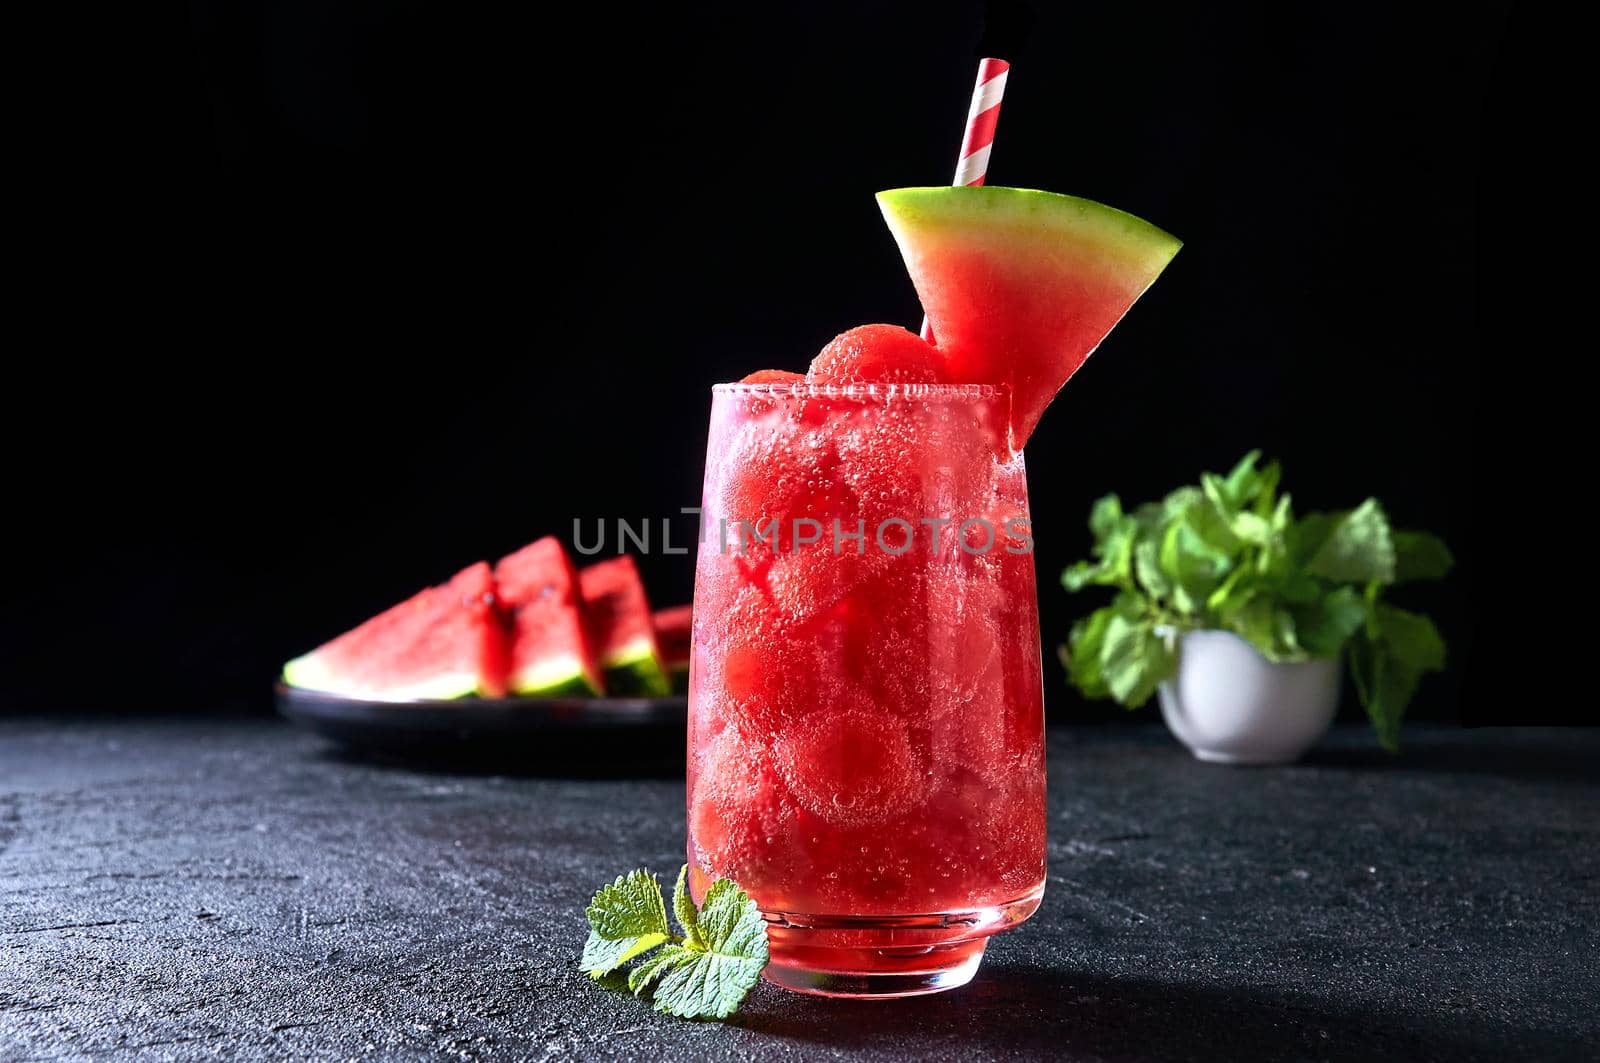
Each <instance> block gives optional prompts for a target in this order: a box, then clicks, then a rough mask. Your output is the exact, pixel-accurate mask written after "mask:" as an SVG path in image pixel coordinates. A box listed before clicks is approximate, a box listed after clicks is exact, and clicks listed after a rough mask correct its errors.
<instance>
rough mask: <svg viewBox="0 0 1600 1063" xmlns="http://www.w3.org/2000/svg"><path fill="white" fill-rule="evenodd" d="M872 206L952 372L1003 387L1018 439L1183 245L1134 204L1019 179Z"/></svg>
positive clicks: (887, 196)
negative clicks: (1115, 204) (1021, 184)
mask: <svg viewBox="0 0 1600 1063" xmlns="http://www.w3.org/2000/svg"><path fill="white" fill-rule="evenodd" d="M878 207H879V209H880V210H882V212H883V217H884V220H885V221H887V222H888V223H889V231H890V232H892V233H893V234H894V238H895V242H896V243H898V244H899V245H900V254H901V257H902V258H904V259H905V263H906V268H907V269H908V270H909V271H910V273H911V283H912V284H913V285H915V286H916V289H917V295H918V296H919V297H920V298H921V299H922V308H923V310H924V311H925V312H926V313H927V315H928V320H929V321H930V322H931V323H932V325H933V334H934V341H935V343H936V345H937V346H938V348H939V349H940V350H941V351H943V352H944V354H945V359H946V368H947V369H948V372H949V375H950V378H951V379H952V380H953V381H955V382H956V383H958V384H1006V385H1009V386H1010V388H1011V407H1012V408H1011V442H1012V446H1013V447H1016V448H1018V449H1021V447H1022V445H1023V444H1024V443H1026V442H1027V440H1028V437H1029V436H1030V435H1032V434H1033V430H1034V427H1035V426H1037V425H1038V423H1039V417H1040V415H1041V414H1043V413H1044V410H1045V407H1047V406H1049V405H1050V402H1051V400H1053V399H1054V398H1055V396H1056V393H1057V392H1058V391H1060V390H1061V387H1062V385H1064V384H1065V383H1066V382H1067V380H1068V378H1070V377H1071V376H1072V374H1073V373H1076V372H1077V371H1078V367H1079V366H1081V365H1082V364H1083V362H1084V359H1086V358H1088V357H1089V354H1090V352H1092V351H1093V350H1094V349H1095V348H1096V347H1097V346H1099V344H1100V341H1101V340H1103V339H1105V337H1106V334H1107V333H1108V332H1110V331H1111V330H1112V328H1113V327H1115V326H1116V324H1117V322H1118V321H1119V320H1121V318H1122V315H1123V314H1125V313H1127V311H1128V308H1129V307H1130V306H1132V305H1133V304H1134V301H1135V300H1137V299H1138V298H1139V296H1141V295H1143V294H1144V291H1145V289H1147V288H1149V287H1150V285H1151V283H1153V282H1154V281H1155V279H1156V277H1157V276H1158V275H1159V274H1160V273H1161V271H1162V270H1163V269H1165V268H1166V265H1167V263H1168V262H1170V261H1172V257H1173V256H1174V255H1176V254H1177V253H1178V248H1179V247H1181V246H1182V244H1181V242H1180V241H1178V240H1177V239H1175V238H1174V237H1172V236H1170V235H1168V234H1167V233H1165V232H1162V231H1161V230H1160V229H1158V228H1156V227H1155V226H1154V225H1151V224H1150V223H1148V222H1145V221H1141V220H1140V219H1138V218H1135V217H1134V216H1133V215H1131V214H1124V213H1123V212H1122V211H1120V210H1114V209H1113V208H1111V207H1106V206H1102V205H1101V204H1099V203H1095V202H1093V201H1091V200H1087V199H1078V198H1076V197H1074V196H1062V195H1056V194H1055V193H1052V192H1035V191H1033V190H1031V189H1025V188H1001V187H997V186H994V185H988V186H982V187H977V188H897V189H893V190H891V191H888V192H880V193H878Z"/></svg>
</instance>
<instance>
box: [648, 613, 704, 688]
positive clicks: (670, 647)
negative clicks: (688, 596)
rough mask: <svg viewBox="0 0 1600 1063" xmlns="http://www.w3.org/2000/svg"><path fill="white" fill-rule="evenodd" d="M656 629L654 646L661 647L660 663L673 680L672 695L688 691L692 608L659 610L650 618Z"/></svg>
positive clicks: (692, 632) (692, 630)
mask: <svg viewBox="0 0 1600 1063" xmlns="http://www.w3.org/2000/svg"><path fill="white" fill-rule="evenodd" d="M651 620H652V622H653V623H654V624H655V626H656V644H657V645H659V646H660V647H661V663H662V664H663V665H665V666H666V669H667V678H668V679H670V680H671V681H672V692H673V693H674V694H687V693H688V692H689V655H690V652H691V648H692V646H693V641H694V607H693V606H692V605H675V606H673V607H672V608H671V609H658V610H656V613H655V616H653V617H652V618H651Z"/></svg>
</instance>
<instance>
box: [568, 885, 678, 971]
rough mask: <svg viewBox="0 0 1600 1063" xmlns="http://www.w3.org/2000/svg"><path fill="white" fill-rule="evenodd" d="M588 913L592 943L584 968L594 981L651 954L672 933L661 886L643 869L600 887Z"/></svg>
mask: <svg viewBox="0 0 1600 1063" xmlns="http://www.w3.org/2000/svg"><path fill="white" fill-rule="evenodd" d="M584 914H585V915H586V916H588V918H589V940H588V941H586V942H584V945H583V959H582V960H581V961H580V965H581V966H582V968H583V969H584V970H585V971H587V972H588V973H589V977H590V978H599V977H600V976H601V975H604V974H608V973H609V972H611V971H614V970H616V969H617V968H618V967H621V966H622V965H623V964H625V963H627V962H628V961H629V960H631V959H633V958H634V957H635V956H638V955H639V954H640V953H644V952H649V951H650V950H651V949H653V948H655V947H656V946H657V945H660V944H662V943H663V942H665V941H666V940H667V939H668V938H669V937H670V936H671V933H672V929H671V927H669V926H667V907H666V905H665V904H664V903H662V900H661V887H660V886H659V885H658V884H657V883H656V877H655V876H654V875H652V874H650V873H649V872H648V871H644V870H642V869H641V870H638V871H630V872H629V873H628V874H626V875H618V876H617V880H616V881H615V882H613V883H611V885H609V886H602V887H600V889H599V890H598V891H597V892H596V893H595V895H594V898H593V899H592V900H591V901H590V902H589V907H588V908H587V909H585V910H584Z"/></svg>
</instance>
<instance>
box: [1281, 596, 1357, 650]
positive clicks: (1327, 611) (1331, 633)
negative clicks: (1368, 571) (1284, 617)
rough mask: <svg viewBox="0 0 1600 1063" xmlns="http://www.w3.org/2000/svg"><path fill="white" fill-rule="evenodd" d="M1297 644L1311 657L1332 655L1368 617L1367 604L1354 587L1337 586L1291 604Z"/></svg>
mask: <svg viewBox="0 0 1600 1063" xmlns="http://www.w3.org/2000/svg"><path fill="white" fill-rule="evenodd" d="M1290 611H1291V612H1292V613H1293V614H1294V622H1295V630H1296V632H1298V634H1299V639H1300V645H1301V646H1302V647H1304V648H1305V651H1306V652H1307V653H1309V654H1311V655H1312V656H1313V657H1332V656H1334V655H1335V654H1337V653H1338V652H1339V650H1340V648H1341V647H1343V646H1344V644H1345V642H1346V641H1348V640H1349V638H1350V636H1351V635H1354V634H1355V633H1356V632H1357V631H1358V630H1359V629H1360V628H1361V624H1362V622H1363V621H1364V620H1366V618H1367V606H1366V603H1365V602H1364V601H1362V599H1361V595H1360V594H1359V593H1358V592H1357V591H1356V589H1355V588H1354V587H1340V588H1339V589H1337V590H1335V591H1333V592H1331V593H1329V594H1327V595H1325V596H1323V597H1322V598H1320V599H1317V600H1315V601H1312V602H1308V603H1306V604H1304V605H1296V606H1291V607H1290Z"/></svg>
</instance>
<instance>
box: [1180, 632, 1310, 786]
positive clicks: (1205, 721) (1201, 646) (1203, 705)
mask: <svg viewBox="0 0 1600 1063" xmlns="http://www.w3.org/2000/svg"><path fill="white" fill-rule="evenodd" d="M1177 648H1178V672H1177V674H1176V675H1175V676H1173V678H1171V679H1169V680H1167V681H1166V682H1165V683H1162V684H1161V688H1160V690H1159V691H1158V692H1157V696H1158V697H1160V699H1161V716H1162V719H1164V720H1166V721H1167V727H1168V729H1170V730H1171V731H1172V733H1173V734H1174V735H1176V736H1177V737H1178V741H1180V742H1182V743H1183V744H1184V745H1186V746H1188V747H1189V751H1190V752H1191V753H1193V754H1194V755H1195V756H1197V757H1199V758H1200V759H1201V760H1207V761H1212V762H1213V763H1217V764H1287V763H1289V762H1290V761H1292V760H1298V759H1299V757H1300V755H1301V754H1303V753H1304V752H1305V751H1306V750H1308V749H1310V748H1311V747H1312V746H1313V745H1315V744H1316V742H1317V740H1318V739H1319V738H1321V737H1322V736H1323V734H1325V733H1326V732H1327V730H1328V725H1329V724H1330V723H1332V722H1333V713H1334V710H1335V709H1336V708H1338V704H1339V660H1338V658H1326V659H1319V660H1312V661H1298V662H1295V663H1293V664H1274V663H1272V662H1271V661H1269V660H1267V659H1266V658H1265V657H1263V656H1261V654H1259V653H1257V652H1256V649H1255V647H1254V646H1251V645H1250V644H1249V643H1248V642H1246V641H1245V640H1244V639H1242V638H1240V637H1239V636H1238V635H1235V634H1234V633H1233V632H1231V631H1190V632H1187V633H1185V634H1183V635H1182V636H1180V637H1179V638H1178V647H1177Z"/></svg>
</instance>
